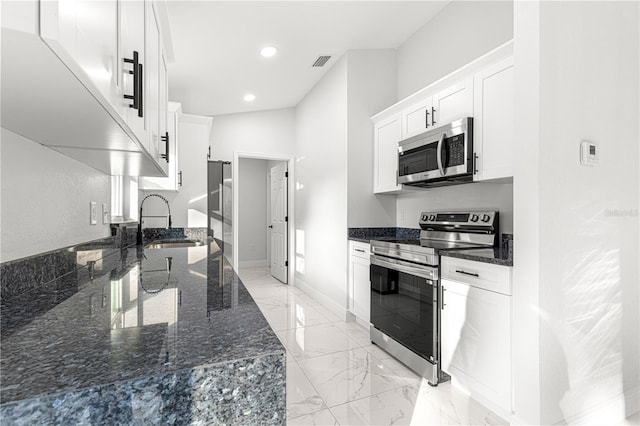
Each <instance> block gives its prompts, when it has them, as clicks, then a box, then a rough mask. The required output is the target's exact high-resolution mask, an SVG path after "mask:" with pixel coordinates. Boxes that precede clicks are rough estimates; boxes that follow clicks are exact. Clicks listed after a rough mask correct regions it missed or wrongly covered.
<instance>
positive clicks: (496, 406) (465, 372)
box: [441, 257, 512, 419]
mask: <svg viewBox="0 0 640 426" xmlns="http://www.w3.org/2000/svg"><path fill="white" fill-rule="evenodd" d="M441 270H442V280H441V289H442V296H441V297H442V299H441V309H442V310H441V315H442V316H441V366H442V369H443V370H444V371H445V372H447V373H449V374H450V375H451V377H452V381H453V382H454V384H456V385H458V386H461V387H462V388H464V389H465V390H466V391H467V392H469V394H470V395H471V397H473V398H474V399H476V400H478V401H479V402H481V403H482V404H484V405H486V406H487V407H488V408H490V409H491V410H493V411H494V412H496V413H497V414H498V415H501V416H502V417H504V418H506V419H509V417H510V415H511V392H512V390H511V388H512V385H511V267H508V266H500V265H491V264H486V263H481V262H474V261H469V260H464V259H454V258H449V257H443V258H442V268H441ZM489 289H491V290H489Z"/></svg>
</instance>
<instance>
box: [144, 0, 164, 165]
mask: <svg viewBox="0 0 640 426" xmlns="http://www.w3.org/2000/svg"><path fill="white" fill-rule="evenodd" d="M145 8H146V11H145V19H146V32H145V36H146V39H145V55H144V56H145V67H144V79H145V80H144V84H145V91H144V99H145V101H144V103H145V105H146V106H145V107H144V114H145V119H146V123H147V124H146V128H147V137H148V145H147V147H148V148H147V150H148V151H149V154H151V156H152V157H153V158H154V159H155V161H156V162H157V163H158V164H159V165H160V167H161V168H162V169H163V170H164V171H165V172H166V171H167V161H166V159H165V158H164V156H163V155H162V154H164V153H165V152H164V151H165V143H164V140H163V138H161V136H166V135H165V133H166V102H167V100H166V99H164V97H165V95H164V94H162V95H161V93H160V92H161V91H163V90H165V86H166V83H164V82H162V81H161V76H162V78H165V77H166V68H165V69H163V70H162V71H161V62H162V57H161V49H162V45H161V41H160V40H161V37H160V25H159V23H158V22H159V21H158V18H157V15H156V11H155V7H154V6H153V3H152V2H151V1H147V2H145ZM161 101H164V103H165V105H164V106H161V105H160V103H161ZM161 113H164V114H165V118H164V119H163V120H161V118H160V115H161Z"/></svg>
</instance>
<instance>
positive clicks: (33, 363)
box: [0, 242, 284, 405]
mask: <svg viewBox="0 0 640 426" xmlns="http://www.w3.org/2000/svg"><path fill="white" fill-rule="evenodd" d="M167 258H170V260H167ZM169 263H170V264H171V269H170V272H168V270H167V266H168V264H169ZM2 317H3V323H2V339H1V345H2V356H1V367H2V384H1V387H0V401H1V403H2V404H3V405H4V404H8V403H12V402H15V401H20V400H26V399H30V398H39V397H44V396H49V395H54V394H62V393H67V392H72V391H78V390H81V389H90V388H96V387H100V386H104V385H107V384H112V383H116V382H122V381H127V380H134V379H139V378H147V377H151V376H156V377H158V376H162V375H167V374H172V373H176V372H178V371H181V370H182V371H184V370H188V369H191V368H193V367H197V366H208V365H214V364H216V363H220V362H227V361H232V360H240V359H245V358H247V357H258V356H263V355H265V356H266V355H269V354H276V355H278V356H281V357H282V359H284V355H283V354H284V348H283V346H282V344H281V343H280V341H279V340H278V338H277V336H276V335H275V333H274V332H273V330H272V329H271V328H270V327H269V325H268V323H267V321H266V320H265V318H264V316H263V315H262V313H261V312H260V310H259V309H258V307H257V305H256V304H255V302H254V301H253V299H252V297H251V296H250V295H249V293H248V291H247V290H246V288H245V287H244V285H243V284H242V282H241V281H240V279H239V278H238V276H237V275H236V274H235V272H234V271H233V269H232V267H231V265H230V264H229V263H228V261H227V260H226V258H225V257H224V256H223V254H222V252H221V251H220V249H219V248H218V246H217V244H216V243H215V242H210V243H207V244H204V245H202V246H200V247H181V248H163V249H147V248H142V247H136V246H132V247H129V248H124V249H122V250H121V251H120V252H119V253H118V254H116V255H111V256H109V257H108V258H105V259H102V260H99V261H97V262H96V263H95V264H94V265H93V271H88V270H86V268H85V269H81V270H79V271H77V272H75V273H73V274H68V275H66V276H63V277H60V278H58V279H56V280H54V281H52V282H50V283H48V284H46V285H45V286H43V287H40V288H38V289H36V290H34V291H30V292H28V293H25V294H22V295H20V296H18V297H16V298H14V299H11V300H10V302H3V304H2ZM282 392H283V395H284V385H283V390H282ZM283 404H284V402H283Z"/></svg>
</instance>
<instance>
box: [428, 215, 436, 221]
mask: <svg viewBox="0 0 640 426" xmlns="http://www.w3.org/2000/svg"><path fill="white" fill-rule="evenodd" d="M429 220H430V221H432V222H433V221H434V220H436V215H435V214H432V215H431V216H429Z"/></svg>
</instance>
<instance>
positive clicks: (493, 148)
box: [473, 57, 515, 180]
mask: <svg viewBox="0 0 640 426" xmlns="http://www.w3.org/2000/svg"><path fill="white" fill-rule="evenodd" d="M474 79H475V106H474V116H475V124H474V135H473V138H474V139H473V142H474V146H475V152H476V170H477V171H478V172H477V174H476V175H475V176H474V180H488V179H501V178H509V177H512V176H513V138H514V135H515V129H514V115H513V108H514V92H513V91H514V81H513V57H509V58H506V59H503V60H502V61H500V62H498V63H496V64H494V65H492V66H490V67H487V68H486V69H484V70H482V71H480V72H478V73H476V75H475V77H474Z"/></svg>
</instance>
